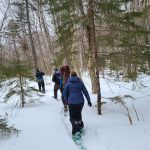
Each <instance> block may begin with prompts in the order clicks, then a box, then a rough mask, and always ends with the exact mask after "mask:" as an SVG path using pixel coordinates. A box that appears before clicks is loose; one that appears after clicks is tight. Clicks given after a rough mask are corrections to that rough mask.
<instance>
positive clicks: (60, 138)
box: [0, 98, 78, 150]
mask: <svg viewBox="0 0 150 150" xmlns="http://www.w3.org/2000/svg"><path fill="white" fill-rule="evenodd" d="M46 101H47V102H45V103H43V104H28V105H25V107H24V108H19V109H18V110H17V114H16V116H14V117H12V118H11V122H12V123H14V124H15V127H16V128H17V129H20V130H21V133H20V134H19V135H18V137H12V138H11V137H10V138H8V139H7V140H0V145H1V144H3V147H5V149H1V150H19V149H20V150H21V149H22V148H24V149H26V150H61V149H62V147H63V149H65V150H70V149H71V150H78V149H77V147H76V146H75V145H74V143H73V141H72V140H71V139H70V138H69V137H68V136H67V131H66V130H65V129H64V125H63V124H62V122H61V120H60V114H59V112H60V110H61V107H62V106H61V105H60V104H59V103H58V102H57V101H55V100H54V99H52V98H50V99H47V100H46ZM1 142H2V143H1Z"/></svg>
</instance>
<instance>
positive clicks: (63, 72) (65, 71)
mask: <svg viewBox="0 0 150 150" xmlns="http://www.w3.org/2000/svg"><path fill="white" fill-rule="evenodd" d="M60 76H61V79H60V91H61V93H62V103H63V105H64V112H66V111H68V107H67V101H66V100H65V98H64V96H63V90H64V86H65V84H66V82H67V80H68V78H69V77H70V69H69V66H68V65H64V66H62V67H61V68H60Z"/></svg>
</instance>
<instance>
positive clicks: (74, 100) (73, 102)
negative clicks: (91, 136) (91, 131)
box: [36, 65, 92, 138]
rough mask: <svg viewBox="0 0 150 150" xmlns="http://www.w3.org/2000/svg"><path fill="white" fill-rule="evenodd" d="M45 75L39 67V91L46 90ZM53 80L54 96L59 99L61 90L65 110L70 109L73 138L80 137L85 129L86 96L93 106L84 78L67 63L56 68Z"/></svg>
mask: <svg viewBox="0 0 150 150" xmlns="http://www.w3.org/2000/svg"><path fill="white" fill-rule="evenodd" d="M43 76H44V73H43V72H41V71H39V70H38V69H37V73H36V78H37V81H38V86H39V91H43V92H45V84H44V79H43ZM52 81H53V82H54V98H55V99H57V92H58V90H60V92H61V98H62V103H63V106H64V111H68V110H69V117H70V122H71V125H72V136H73V138H78V136H80V134H81V133H82V132H83V131H84V123H83V120H82V108H83V106H84V96H85V98H86V100H87V102H88V106H89V107H91V106H92V103H91V100H90V96H89V93H88V91H87V89H86V87H85V85H84V83H83V82H82V80H81V79H80V78H79V77H78V76H77V73H76V72H75V71H70V69H69V66H67V65H65V66H62V67H61V68H60V69H57V68H55V70H54V74H53V76H52Z"/></svg>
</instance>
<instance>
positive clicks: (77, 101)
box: [63, 71, 92, 135]
mask: <svg viewBox="0 0 150 150" xmlns="http://www.w3.org/2000/svg"><path fill="white" fill-rule="evenodd" d="M83 94H84V96H85V97H86V99H87V102H88V105H89V106H90V107H91V106H92V103H91V100H90V96H89V93H88V91H87V89H86V87H85V85H84V83H83V82H82V81H81V79H80V78H79V77H77V74H76V72H74V71H72V72H71V77H70V78H69V79H68V80H67V83H66V85H65V87H64V90H63V95H64V97H65V99H66V100H67V103H68V107H69V116H70V122H71V124H72V135H75V134H77V133H78V132H82V131H83V127H84V123H83V120H82V108H83V106H84V96H83Z"/></svg>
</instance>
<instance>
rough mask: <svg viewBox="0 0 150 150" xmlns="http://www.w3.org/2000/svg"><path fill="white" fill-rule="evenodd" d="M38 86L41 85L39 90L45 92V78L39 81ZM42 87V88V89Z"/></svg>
mask: <svg viewBox="0 0 150 150" xmlns="http://www.w3.org/2000/svg"><path fill="white" fill-rule="evenodd" d="M38 86H39V91H42V92H45V83H44V80H41V81H39V82H38ZM41 88H42V90H41Z"/></svg>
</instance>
